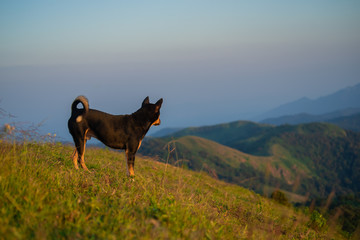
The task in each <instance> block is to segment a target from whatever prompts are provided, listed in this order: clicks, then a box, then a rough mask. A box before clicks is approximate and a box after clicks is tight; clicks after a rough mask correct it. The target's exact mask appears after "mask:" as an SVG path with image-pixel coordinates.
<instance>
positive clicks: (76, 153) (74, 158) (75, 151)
mask: <svg viewBox="0 0 360 240" xmlns="http://www.w3.org/2000/svg"><path fill="white" fill-rule="evenodd" d="M78 157H79V156H78V152H77V150H76V148H75V150H74V153H73V154H72V159H73V163H74V166H75V169H79V166H78Z"/></svg>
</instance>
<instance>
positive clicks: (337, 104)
mask: <svg viewBox="0 0 360 240" xmlns="http://www.w3.org/2000/svg"><path fill="white" fill-rule="evenodd" d="M347 108H360V83H359V84H357V85H355V86H353V87H347V88H344V89H341V90H339V91H337V92H335V93H333V94H330V95H327V96H324V97H320V98H317V99H314V100H312V99H309V98H305V97H304V98H301V99H299V100H296V101H294V102H290V103H287V104H284V105H281V106H279V107H277V108H275V109H273V110H271V111H269V112H267V113H265V114H262V115H260V116H258V117H257V119H258V120H260V121H261V120H264V119H268V118H275V117H280V116H286V115H296V114H300V113H306V114H312V115H321V114H325V113H329V112H334V111H338V110H341V109H347Z"/></svg>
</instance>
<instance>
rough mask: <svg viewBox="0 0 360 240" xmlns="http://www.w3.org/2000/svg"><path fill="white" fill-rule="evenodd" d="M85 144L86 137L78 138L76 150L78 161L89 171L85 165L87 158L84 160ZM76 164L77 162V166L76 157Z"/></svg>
mask: <svg viewBox="0 0 360 240" xmlns="http://www.w3.org/2000/svg"><path fill="white" fill-rule="evenodd" d="M85 145H86V139H84V140H82V139H77V141H76V142H75V146H76V151H77V161H78V163H80V166H81V167H82V168H83V169H84V170H86V171H89V169H88V168H87V167H86V165H85V160H84V155H85ZM74 164H75V168H76V166H77V163H75V159H74Z"/></svg>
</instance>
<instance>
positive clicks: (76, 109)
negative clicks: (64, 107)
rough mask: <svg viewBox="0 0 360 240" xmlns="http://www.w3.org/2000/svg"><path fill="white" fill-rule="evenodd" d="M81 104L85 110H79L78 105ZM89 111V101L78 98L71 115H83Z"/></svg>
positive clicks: (81, 97)
mask: <svg viewBox="0 0 360 240" xmlns="http://www.w3.org/2000/svg"><path fill="white" fill-rule="evenodd" d="M79 103H81V104H82V105H83V107H84V108H83V109H78V108H77V105H78V104H79ZM88 111H89V101H88V99H87V98H86V97H85V96H78V97H77V98H75V100H74V102H73V103H72V105H71V115H74V114H76V115H79V114H81V115H83V114H85V113H87V112H88Z"/></svg>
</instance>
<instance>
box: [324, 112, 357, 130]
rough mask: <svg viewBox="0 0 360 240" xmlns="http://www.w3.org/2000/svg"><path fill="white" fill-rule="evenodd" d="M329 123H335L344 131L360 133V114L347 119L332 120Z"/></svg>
mask: <svg viewBox="0 0 360 240" xmlns="http://www.w3.org/2000/svg"><path fill="white" fill-rule="evenodd" d="M327 122H329V123H333V124H335V125H337V126H339V127H341V128H344V129H348V130H352V131H355V132H360V113H358V114H355V115H351V116H347V117H338V118H334V119H330V120H328V121H327Z"/></svg>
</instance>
